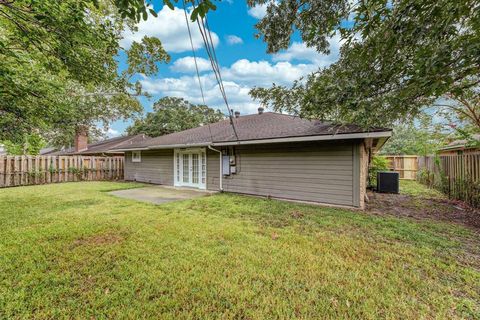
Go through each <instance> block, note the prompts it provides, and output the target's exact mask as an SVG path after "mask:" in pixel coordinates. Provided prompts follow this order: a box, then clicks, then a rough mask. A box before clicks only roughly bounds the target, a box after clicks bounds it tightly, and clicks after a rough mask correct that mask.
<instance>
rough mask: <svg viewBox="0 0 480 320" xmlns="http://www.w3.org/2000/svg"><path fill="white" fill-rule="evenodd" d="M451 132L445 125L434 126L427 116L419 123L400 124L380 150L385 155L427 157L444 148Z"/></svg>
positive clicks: (394, 128) (395, 127)
mask: <svg viewBox="0 0 480 320" xmlns="http://www.w3.org/2000/svg"><path fill="white" fill-rule="evenodd" d="M450 136H451V132H448V131H446V130H445V125H444V124H442V123H440V124H433V123H432V122H431V116H430V115H425V116H423V117H421V118H420V121H418V122H417V123H411V122H410V123H400V124H398V125H396V126H394V127H393V134H392V137H391V138H390V139H389V140H388V141H387V143H386V144H385V145H384V146H383V147H382V149H381V150H380V153H381V154H384V155H388V154H391V155H421V156H427V155H432V154H435V153H436V152H437V150H438V149H439V148H440V147H443V146H444V145H445V144H446V142H447V139H448V138H449V137H450Z"/></svg>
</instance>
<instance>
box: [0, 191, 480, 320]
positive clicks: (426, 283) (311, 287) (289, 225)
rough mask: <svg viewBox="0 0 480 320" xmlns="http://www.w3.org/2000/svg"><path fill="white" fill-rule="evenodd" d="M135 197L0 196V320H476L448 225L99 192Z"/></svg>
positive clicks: (461, 235) (466, 257) (454, 231)
mask: <svg viewBox="0 0 480 320" xmlns="http://www.w3.org/2000/svg"><path fill="white" fill-rule="evenodd" d="M138 186H142V185H138V184H132V183H111V182H88V183H85V182H78V183H62V184H50V185H43V186H31V187H18V188H8V189H2V190H0V224H1V225H2V236H1V237H0V256H1V257H2V259H0V270H2V272H1V273H0V280H1V283H2V286H1V290H2V295H1V297H2V300H1V301H2V308H0V318H3V319H12V318H28V319H31V318H36V319H51V318H58V317H64V318H81V319H90V318H92V317H93V318H124V317H125V315H128V317H129V318H143V319H151V318H155V319H156V318H169V319H184V318H193V319H210V318H227V319H228V318H233V319H239V318H252V319H273V318H282V319H285V318H304V319H306V318H318V315H319V314H321V317H323V318H327V319H337V318H349V319H359V318H362V319H364V318H368V319H375V318H379V317H380V318H401V319H423V318H441V319H445V318H448V319H462V318H463V319H465V318H467V319H468V318H473V319H475V318H476V315H478V312H479V311H480V310H479V308H480V303H479V301H480V299H479V292H480V288H479V286H480V271H479V270H478V268H477V267H476V265H475V264H476V263H477V262H478V261H477V260H478V259H475V257H478V255H479V254H480V252H479V250H480V246H478V236H477V235H476V234H475V233H474V232H472V231H470V230H468V229H466V228H464V227H462V226H459V225H457V224H453V223H448V224H447V223H438V222H435V221H432V220H425V221H418V220H415V219H408V218H403V219H400V218H395V217H391V216H388V215H382V214H381V213H380V214H378V215H373V214H368V213H359V212H358V211H351V210H346V209H338V208H326V207H318V206H309V205H302V204H295V203H289V202H282V201H275V200H266V199H258V198H254V197H245V196H238V195H230V194H216V195H211V196H207V197H202V198H198V199H195V200H185V201H178V202H174V203H169V204H165V205H161V206H158V205H151V204H148V203H142V202H137V201H132V200H127V199H122V198H117V197H114V196H112V195H110V194H107V193H106V192H107V191H111V190H120V189H127V188H131V187H138ZM157 191H158V190H157ZM39 195H41V196H39ZM46 271H48V272H46ZM187 271H188V272H187ZM39 283H40V284H41V285H39ZM33 287H34V288H35V290H32V288H33ZM27 292H28V294H26V293H27ZM65 301H68V303H65ZM265 301H268V303H264V302H265Z"/></svg>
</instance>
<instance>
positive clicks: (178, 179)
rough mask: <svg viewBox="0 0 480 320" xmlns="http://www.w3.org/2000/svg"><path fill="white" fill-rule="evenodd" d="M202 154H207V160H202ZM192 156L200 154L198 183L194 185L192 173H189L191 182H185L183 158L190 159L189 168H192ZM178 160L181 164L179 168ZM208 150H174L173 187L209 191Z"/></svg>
mask: <svg viewBox="0 0 480 320" xmlns="http://www.w3.org/2000/svg"><path fill="white" fill-rule="evenodd" d="M202 153H205V158H204V159H203V158H202ZM190 154H198V183H195V184H194V183H192V180H193V179H192V173H191V172H190V173H189V182H188V183H186V182H183V157H184V156H185V155H186V156H187V157H189V168H191V167H192V157H191V156H190ZM177 159H178V161H179V164H178V166H177ZM203 161H205V181H202V173H203V170H202V169H203V168H202V164H203ZM207 164H208V160H207V150H206V149H205V148H187V149H174V152H173V185H174V186H175V187H192V188H198V189H202V190H205V189H207V170H208V167H207Z"/></svg>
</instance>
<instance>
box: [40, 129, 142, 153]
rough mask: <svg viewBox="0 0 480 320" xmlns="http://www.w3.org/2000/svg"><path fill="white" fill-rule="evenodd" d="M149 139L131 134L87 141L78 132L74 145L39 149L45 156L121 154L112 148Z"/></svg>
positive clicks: (82, 134) (84, 136)
mask: <svg viewBox="0 0 480 320" xmlns="http://www.w3.org/2000/svg"><path fill="white" fill-rule="evenodd" d="M147 139H150V138H149V137H148V136H145V135H144V134H137V135H133V136H121V137H115V138H111V139H107V140H103V141H98V142H94V143H88V136H87V135H86V134H84V133H79V134H77V135H76V136H75V146H74V147H72V148H67V149H63V150H58V149H54V148H46V149H42V151H40V154H41V155H45V156H74V155H78V156H123V154H124V153H123V151H118V150H114V148H120V147H121V148H124V147H128V146H129V145H132V144H136V143H140V142H144V141H146V140H147Z"/></svg>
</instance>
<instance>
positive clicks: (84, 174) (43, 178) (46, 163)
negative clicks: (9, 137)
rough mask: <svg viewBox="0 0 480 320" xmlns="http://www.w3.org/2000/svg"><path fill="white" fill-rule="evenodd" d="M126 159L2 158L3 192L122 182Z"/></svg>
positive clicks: (0, 159)
mask: <svg viewBox="0 0 480 320" xmlns="http://www.w3.org/2000/svg"><path fill="white" fill-rule="evenodd" d="M123 165H124V164H123V157H93V156H92V157H84V156H0V188H2V187H13V186H24V185H33V184H46V183H57V182H67V181H83V180H87V181H94V180H119V179H123Z"/></svg>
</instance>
